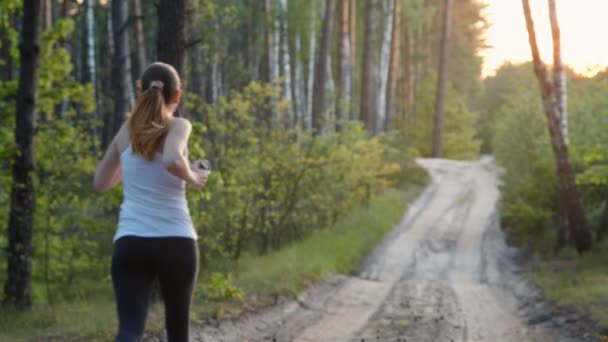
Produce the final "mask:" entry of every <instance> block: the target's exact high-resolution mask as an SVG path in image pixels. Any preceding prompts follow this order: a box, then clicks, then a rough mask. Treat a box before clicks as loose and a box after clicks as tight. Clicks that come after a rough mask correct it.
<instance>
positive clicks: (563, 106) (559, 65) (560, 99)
mask: <svg viewBox="0 0 608 342" xmlns="http://www.w3.org/2000/svg"><path fill="white" fill-rule="evenodd" d="M549 20H550V22H551V35H552V38H553V85H554V88H555V100H556V101H557V103H556V105H557V110H558V112H559V119H560V124H561V125H560V127H561V130H562V134H563V136H564V142H565V143H566V145H568V112H567V110H568V108H567V92H566V71H565V69H564V63H563V61H562V55H561V32H560V28H559V22H558V20H557V9H556V6H555V0H549ZM557 203H558V210H559V212H558V234H557V244H556V249H560V248H562V247H563V246H565V245H566V243H567V241H568V206H567V205H566V198H565V197H564V192H563V191H562V189H561V187H560V186H559V185H558V188H557Z"/></svg>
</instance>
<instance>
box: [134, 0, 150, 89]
mask: <svg viewBox="0 0 608 342" xmlns="http://www.w3.org/2000/svg"><path fill="white" fill-rule="evenodd" d="M133 10H134V12H135V13H134V14H135V41H136V42H137V49H136V51H137V63H136V64H137V65H136V67H135V75H136V77H137V78H139V77H141V75H142V74H143V73H144V69H145V68H146V66H147V64H148V58H147V56H146V39H145V36H144V15H143V12H142V10H141V0H133Z"/></svg>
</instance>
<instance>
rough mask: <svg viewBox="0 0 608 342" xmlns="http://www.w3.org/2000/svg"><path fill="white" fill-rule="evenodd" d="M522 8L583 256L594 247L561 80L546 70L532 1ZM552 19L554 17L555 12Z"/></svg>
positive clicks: (576, 240) (552, 5)
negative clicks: (565, 121)
mask: <svg viewBox="0 0 608 342" xmlns="http://www.w3.org/2000/svg"><path fill="white" fill-rule="evenodd" d="M549 4H550V9H551V11H552V12H555V3H554V0H549ZM522 5H523V10H524V16H525V18H526V29H527V31H528V40H529V43H530V50H531V52H532V62H533V64H534V73H535V75H536V78H537V80H538V83H539V85H540V89H541V97H542V100H543V109H544V112H545V116H546V117H547V124H548V128H549V133H550V135H551V147H552V148H553V154H554V155H555V162H556V166H557V177H558V184H559V189H560V190H561V192H563V198H564V202H563V203H564V206H565V208H566V212H567V215H568V226H569V230H570V237H571V239H572V240H573V242H574V244H575V246H576V249H577V251H578V252H579V253H584V252H586V251H588V250H589V249H590V248H591V244H592V240H591V234H590V233H589V230H588V229H587V227H586V223H585V216H584V213H583V207H582V205H581V202H580V197H579V194H578V190H577V188H576V183H575V181H574V170H573V169H572V164H571V162H570V155H569V152H568V145H567V144H566V139H565V136H564V131H563V130H562V121H561V115H560V114H561V113H560V105H559V99H558V97H557V94H558V93H559V91H557V87H559V86H560V85H559V81H558V84H555V82H553V83H552V82H551V80H550V77H549V74H548V71H547V67H546V66H545V64H544V62H543V61H542V59H541V57H540V53H539V50H538V44H537V41H536V32H535V29H534V21H533V19H532V13H531V11H530V3H529V0H522ZM551 16H555V13H553V14H552V15H551ZM551 22H552V26H554V30H555V29H557V28H558V27H559V26H558V22H557V17H556V16H555V17H554V18H552V19H551ZM558 37H559V35H557V36H556V35H555V34H554V36H553V44H554V45H553V47H554V54H553V57H554V65H556V64H561V63H562V61H561V46H560V44H559V40H556V38H558ZM555 59H557V60H555ZM564 89H565V88H564ZM564 109H565V108H564Z"/></svg>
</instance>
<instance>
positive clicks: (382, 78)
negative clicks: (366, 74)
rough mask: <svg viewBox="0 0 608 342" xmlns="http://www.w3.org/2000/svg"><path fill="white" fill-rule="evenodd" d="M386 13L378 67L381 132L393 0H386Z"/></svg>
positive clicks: (378, 101)
mask: <svg viewBox="0 0 608 342" xmlns="http://www.w3.org/2000/svg"><path fill="white" fill-rule="evenodd" d="M386 5H387V6H386V7H387V8H386V12H387V13H386V14H385V13H384V11H383V12H382V16H386V17H387V18H386V20H385V21H386V22H385V24H386V27H385V28H384V30H381V32H382V48H381V50H380V63H379V64H378V68H377V74H376V77H377V78H378V79H377V84H378V91H377V93H376V94H377V95H376V98H377V101H376V119H375V120H376V131H375V132H374V133H375V134H377V133H379V132H380V131H381V130H382V129H383V128H384V119H385V117H386V113H385V109H386V85H387V81H388V71H389V68H390V53H391V36H392V31H391V29H392V26H393V8H392V6H393V4H392V2H391V1H388V2H386Z"/></svg>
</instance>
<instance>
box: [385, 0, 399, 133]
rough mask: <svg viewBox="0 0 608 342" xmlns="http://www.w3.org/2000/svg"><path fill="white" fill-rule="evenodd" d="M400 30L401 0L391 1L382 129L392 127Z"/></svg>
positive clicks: (386, 129)
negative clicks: (390, 30)
mask: <svg viewBox="0 0 608 342" xmlns="http://www.w3.org/2000/svg"><path fill="white" fill-rule="evenodd" d="M400 31H401V0H394V1H393V28H392V37H391V56H390V62H389V69H388V80H387V82H386V109H385V111H384V112H385V118H384V130H385V131H388V130H390V129H392V128H393V116H394V115H395V91H396V89H397V78H398V74H399V64H398V63H399V49H400V46H399V43H400V39H401V37H400V35H399V32H400Z"/></svg>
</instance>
